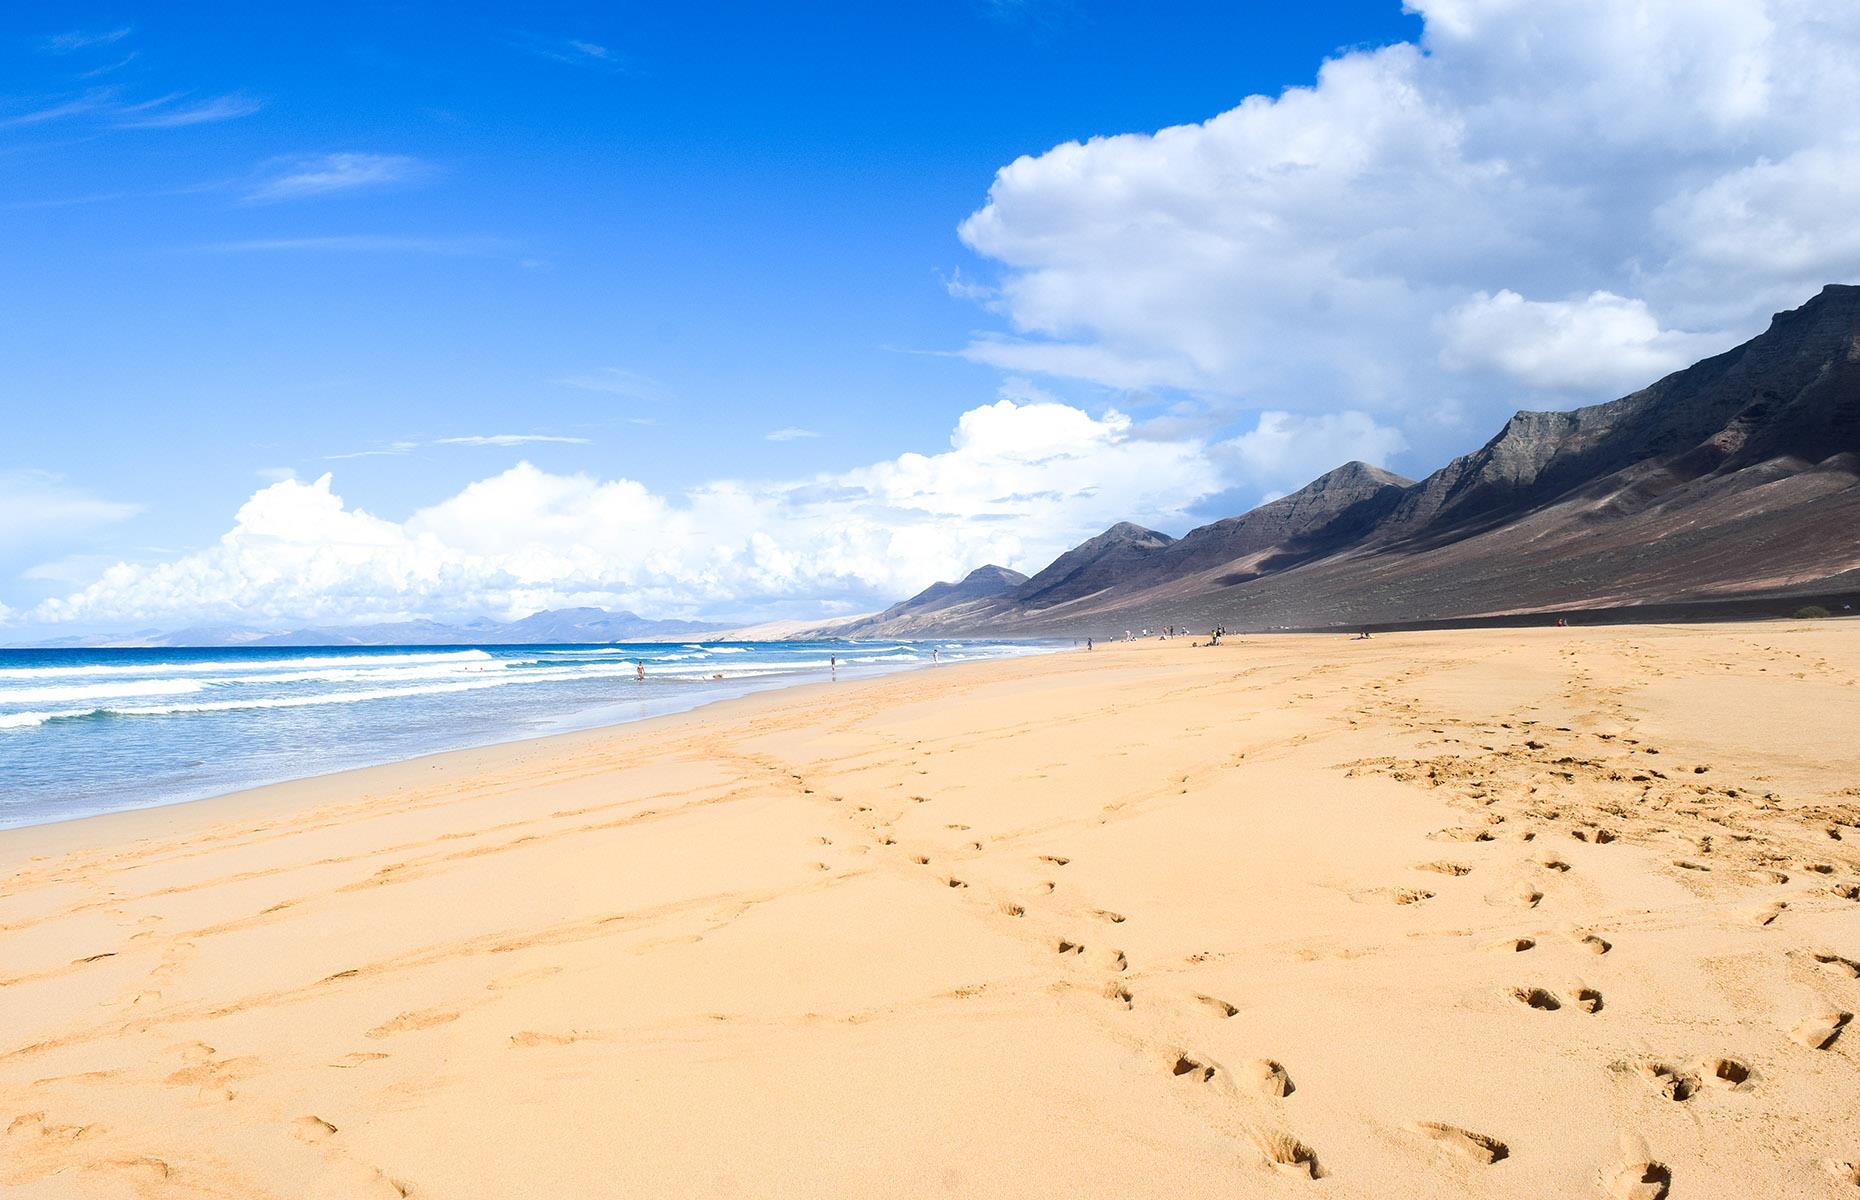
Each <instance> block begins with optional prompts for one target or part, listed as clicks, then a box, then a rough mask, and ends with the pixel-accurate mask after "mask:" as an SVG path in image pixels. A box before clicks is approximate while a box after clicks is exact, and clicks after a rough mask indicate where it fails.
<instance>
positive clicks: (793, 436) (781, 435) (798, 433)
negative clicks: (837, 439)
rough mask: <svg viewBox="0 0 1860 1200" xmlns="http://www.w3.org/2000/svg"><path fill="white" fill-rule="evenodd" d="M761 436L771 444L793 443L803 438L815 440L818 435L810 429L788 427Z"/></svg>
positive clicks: (794, 426)
mask: <svg viewBox="0 0 1860 1200" xmlns="http://www.w3.org/2000/svg"><path fill="white" fill-rule="evenodd" d="M762 436H763V437H764V438H765V439H767V440H768V441H771V442H794V441H800V440H802V439H804V438H817V437H819V436H820V434H818V433H816V432H814V431H813V430H811V429H802V428H801V427H800V426H798V425H789V426H786V427H784V428H782V429H771V430H769V431H768V432H767V433H765V434H763V435H762Z"/></svg>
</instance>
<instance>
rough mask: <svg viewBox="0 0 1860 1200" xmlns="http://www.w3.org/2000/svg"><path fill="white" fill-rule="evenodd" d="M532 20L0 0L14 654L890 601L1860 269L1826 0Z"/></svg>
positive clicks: (1426, 449)
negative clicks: (150, 634) (191, 630)
mask: <svg viewBox="0 0 1860 1200" xmlns="http://www.w3.org/2000/svg"><path fill="white" fill-rule="evenodd" d="M496 8H497V11H493V8H492V6H475V5H442V4H414V3H408V4H395V5H379V4H352V5H345V4H330V5H319V6H257V5H248V4H232V3H225V4H212V3H201V4H193V5H186V6H178V5H155V4H141V5H136V4H129V5H114V6H91V5H86V4H82V3H57V4H49V3H47V4H34V3H30V2H27V3H15V4H12V5H9V6H7V7H6V9H5V11H4V13H0V271H3V272H4V280H5V283H6V285H7V286H5V287H3V288H0V429H3V430H4V433H5V437H4V439H3V440H0V641H30V640H33V639H35V638H43V637H58V636H69V635H80V636H84V635H109V634H113V633H120V632H122V631H126V630H131V629H142V628H175V627H180V626H188V625H195V624H210V623H238V624H246V625H251V626H254V627H259V628H290V627H297V626H301V625H306V624H318V625H341V624H346V623H352V622H359V621H377V620H393V619H401V618H407V617H416V616H419V617H433V618H439V619H460V618H468V617H475V616H481V615H483V616H493V617H512V616H521V615H525V614H527V613H528V612H531V611H535V610H537V609H541V608H547V607H559V606H565V605H571V604H592V605H599V606H603V607H608V608H615V609H618V608H626V609H631V610H634V611H637V612H639V613H642V614H644V615H647V616H653V617H681V618H693V617H696V618H709V619H717V620H728V621H738V620H740V621H749V620H757V619H764V618H773V617H817V616H831V615H837V614H842V613H849V612H857V611H867V610H870V609H873V608H876V607H881V606H883V605H884V604H886V603H889V602H892V601H894V600H897V599H900V598H902V597H903V596H906V595H908V594H911V593H912V592H915V591H916V590H918V589H920V588H922V587H923V586H925V585H927V584H929V583H931V582H933V581H935V580H937V579H949V578H954V577H957V576H960V575H961V574H963V573H964V572H966V571H967V570H968V569H970V568H972V567H974V566H978V565H981V564H982V563H985V562H998V563H1002V564H1004V565H1008V566H1012V567H1015V568H1018V569H1020V570H1023V571H1028V572H1031V571H1034V570H1037V569H1038V568H1039V567H1041V566H1043V565H1045V563H1046V562H1047V561H1050V559H1051V558H1052V557H1053V556H1054V555H1056V554H1057V553H1058V552H1060V551H1062V550H1063V549H1065V548H1066V547H1068V546H1070V545H1072V544H1075V543H1076V542H1078V541H1080V540H1082V539H1083V538H1085V537H1088V536H1090V535H1091V534H1093V533H1096V532H1098V531H1099V530H1102V529H1103V528H1105V527H1106V526H1108V525H1110V524H1112V523H1114V522H1116V521H1119V520H1126V519H1128V520H1134V521H1138V522H1140V523H1143V524H1147V525H1151V526H1153V527H1155V528H1159V529H1163V530H1165V531H1167V532H1170V533H1176V534H1179V533H1182V532H1184V531H1186V530H1187V529H1188V528H1191V527H1192V526H1194V525H1196V524H1199V523H1202V522H1205V521H1207V520H1211V519H1216V518H1219V517H1222V516H1228V515H1233V514H1235V513H1238V512H1241V511H1244V510H1246V509H1247V508H1250V507H1252V506H1253V505H1255V504H1257V503H1259V502H1260V501H1262V500H1264V499H1267V498H1270V497H1273V496H1276V495H1279V494H1283V493H1284V492H1287V491H1290V490H1292V489H1295V488H1297V487H1298V486H1300V485H1302V484H1303V483H1305V482H1307V481H1308V480H1310V479H1311V478H1313V477H1315V476H1316V475H1318V474H1320V473H1321V472H1323V471H1325V470H1328V469H1330V468H1331V467H1334V466H1337V465H1339V464H1341V463H1343V462H1345V461H1348V460H1350V459H1363V460H1366V461H1370V462H1374V463H1377V464H1378V465H1382V466H1386V467H1388V468H1390V469H1392V470H1396V471H1399V472H1401V473H1403V474H1406V475H1409V476H1411V477H1419V476H1421V475H1424V474H1426V473H1427V472H1428V471H1431V470H1433V469H1435V468H1437V467H1439V466H1440V465H1442V464H1443V463H1444V462H1445V461H1446V460H1447V459H1449V458H1450V457H1452V456H1453V455H1455V454H1459V453H1464V452H1467V451H1469V450H1471V449H1474V448H1476V447H1477V446H1478V445H1479V444H1480V443H1481V442H1483V441H1484V440H1485V439H1486V438H1487V437H1488V436H1490V435H1491V434H1492V433H1493V432H1495V431H1496V429H1497V427H1498V426H1499V424H1500V423H1502V421H1503V419H1504V418H1505V416H1507V415H1509V414H1510V413H1511V412H1512V411H1515V410H1517V409H1520V408H1566V407H1571V406H1574V405H1577V404H1583V403H1594V402H1599V401H1603V400H1607V399H1611V398H1613V397H1615V396H1618V395H1622V394H1625V393H1626V392H1629V391H1632V390H1634V389H1635V388H1637V387H1640V386H1642V385H1644V384H1646V383H1649V382H1651V381H1652V380H1653V379H1655V378H1657V377H1659V376H1660V375H1662V374H1664V373H1666V372H1668V371H1671V370H1674V369H1677V368H1678V367H1681V366H1684V365H1686V364H1687V363H1689V362H1692V361H1694V360H1696V359H1698V358H1700V357H1703V356H1705V355H1708V354H1711V353H1715V352H1717V351H1720V350H1723V349H1727V348H1729V347H1730V346H1732V345H1734V344H1736V343H1737V342H1739V341H1741V340H1743V339H1745V338H1747V337H1749V336H1752V335H1753V334H1755V333H1757V332H1760V331H1761V330H1762V328H1763V327H1764V325H1765V324H1766V323H1767V320H1768V318H1769V315H1770V314H1771V313H1773V312H1775V311H1778V310H1781V309H1784V308H1790V307H1794V306H1795V305H1797V304H1800V303H1801V302H1802V301H1803V300H1806V299H1807V298H1808V297H1809V296H1810V295H1812V294H1813V293H1814V292H1815V291H1816V290H1817V289H1819V287H1820V286H1821V285H1823V284H1825V283H1829V282H1852V281H1856V280H1860V224H1856V223H1855V222H1854V221H1853V220H1852V216H1851V214H1852V213H1854V212H1855V211H1860V126H1856V123H1855V122H1854V121H1853V119H1852V114H1853V111H1854V108H1855V103H1856V101H1857V100H1860V6H1855V5H1852V4H1849V3H1845V2H1837V0H1824V2H1821V3H1810V2H1804V0H1640V2H1637V3H1623V2H1621V0H1529V2H1526V0H1416V2H1415V3H1413V4H1411V5H1410V6H1409V7H1407V8H1404V7H1402V6H1401V5H1399V4H1397V3H1370V2H1367V0H1362V2H1357V0H1352V2H1348V3H1333V4H1325V5H1304V6H1296V5H1280V4H1270V5H1269V4H1263V3H1240V2H1234V0H1229V2H1227V3H1207V4H1201V3H1167V2H1165V3H1157V4H1151V5H1142V6H1136V5H1127V4H1116V3H1108V2H1107V3H1093V2H1090V0H947V2H944V3H936V4H916V5H866V4H851V3H846V4H830V3H819V4H809V5H796V6H773V5H762V4H717V5H708V6H703V7H702V8H701V9H699V8H693V7H691V6H676V5H653V6H647V5H631V4H603V5H598V6H597V5H570V4H538V5H529V6H523V7H522V8H521V9H520V10H513V9H511V8H509V6H496ZM274 10H277V11H274Z"/></svg>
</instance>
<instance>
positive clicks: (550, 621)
mask: <svg viewBox="0 0 1860 1200" xmlns="http://www.w3.org/2000/svg"><path fill="white" fill-rule="evenodd" d="M723 628H724V627H723V626H721V625H715V624H706V623H703V622H697V621H651V620H647V619H646V618H645V617H641V616H639V615H637V614H635V613H630V612H608V611H607V610H606V609H602V608H558V609H550V610H548V611H545V612H539V613H532V614H531V615H529V616H527V617H524V618H522V619H521V620H517V621H490V620H481V621H472V622H468V623H467V624H464V625H446V624H442V623H440V622H437V621H395V622H391V623H386V624H379V625H346V626H333V627H321V628H316V627H313V628H308V629H296V630H292V631H291V632H289V633H267V632H265V631H263V630H257V629H251V628H248V627H245V626H240V625H197V626H194V627H192V628H188V629H181V630H177V631H175V632H173V633H154V632H143V633H138V634H136V635H134V636H132V637H126V638H118V639H113V640H99V641H80V640H78V639H73V638H60V639H59V640H58V641H57V642H56V643H46V645H47V646H51V645H58V646H75V645H91V646H169V647H174V646H461V645H520V646H521V645H548V644H560V643H575V642H586V643H602V642H655V641H675V640H685V639H689V638H695V637H701V636H703V635H705V634H709V633H713V632H716V631H718V630H721V629H723Z"/></svg>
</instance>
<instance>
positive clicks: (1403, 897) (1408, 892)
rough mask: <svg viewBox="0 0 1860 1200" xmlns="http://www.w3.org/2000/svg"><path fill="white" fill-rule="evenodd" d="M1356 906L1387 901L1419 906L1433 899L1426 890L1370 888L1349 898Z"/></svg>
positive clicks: (1431, 894)
mask: <svg viewBox="0 0 1860 1200" xmlns="http://www.w3.org/2000/svg"><path fill="white" fill-rule="evenodd" d="M1350 898H1351V899H1352V900H1355V901H1356V902H1357V903H1358V904H1365V903H1371V902H1375V901H1387V902H1388V903H1390V904H1420V903H1422V902H1424V901H1427V900H1432V899H1433V898H1434V893H1432V892H1430V891H1428V890H1427V889H1426V888H1370V889H1369V890H1368V891H1363V892H1358V893H1356V894H1355V895H1353V896H1351V897H1350Z"/></svg>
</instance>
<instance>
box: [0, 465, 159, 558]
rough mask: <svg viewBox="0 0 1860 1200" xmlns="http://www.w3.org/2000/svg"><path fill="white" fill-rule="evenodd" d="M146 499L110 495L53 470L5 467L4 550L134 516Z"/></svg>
mask: <svg viewBox="0 0 1860 1200" xmlns="http://www.w3.org/2000/svg"><path fill="white" fill-rule="evenodd" d="M141 511H142V506H141V505H140V504H128V503H124V502H122V501H118V500H105V499H102V498H100V497H98V496H94V495H92V494H91V493H89V492H87V491H85V490H84V489H83V488H79V487H75V486H73V485H71V484H69V483H66V482H65V480H64V478H63V477H62V476H59V475H56V474H53V473H52V472H50V471H34V470H0V551H4V550H11V549H16V548H18V547H21V546H27V545H35V544H40V543H44V542H48V541H51V540H53V539H55V538H61V537H68V536H69V535H71V534H73V533H76V532H80V531H83V530H87V529H94V528H96V527H98V526H101V525H110V524H114V523H116V522H118V521H125V520H128V519H129V518H130V517H133V516H135V515H136V514H137V513H139V512H141Z"/></svg>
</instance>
